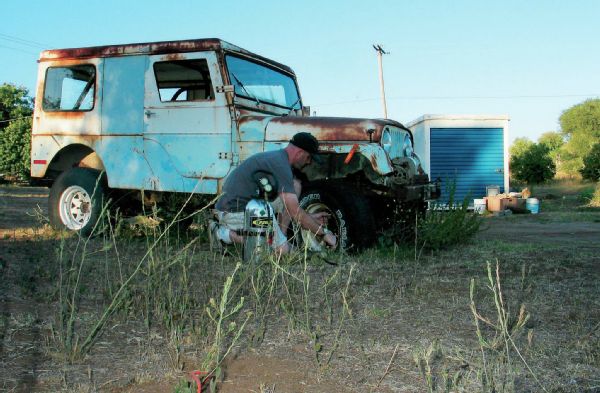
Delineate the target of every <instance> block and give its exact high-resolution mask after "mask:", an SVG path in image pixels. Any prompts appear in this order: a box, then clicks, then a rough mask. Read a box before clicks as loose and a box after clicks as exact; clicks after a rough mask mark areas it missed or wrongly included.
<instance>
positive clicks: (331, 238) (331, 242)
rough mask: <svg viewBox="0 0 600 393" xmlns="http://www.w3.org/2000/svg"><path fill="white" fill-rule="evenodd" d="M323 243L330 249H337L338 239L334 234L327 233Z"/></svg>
mask: <svg viewBox="0 0 600 393" xmlns="http://www.w3.org/2000/svg"><path fill="white" fill-rule="evenodd" d="M323 241H324V242H325V244H326V245H327V247H328V248H331V249H335V247H336V246H337V237H336V236H335V235H334V234H333V233H332V232H327V233H326V234H325V236H323Z"/></svg>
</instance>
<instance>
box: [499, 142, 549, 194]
mask: <svg viewBox="0 0 600 393" xmlns="http://www.w3.org/2000/svg"><path fill="white" fill-rule="evenodd" d="M510 168H511V174H512V176H513V178H514V179H515V180H517V181H522V182H526V183H532V184H538V183H544V182H545V181H548V180H550V179H552V178H553V177H554V175H555V173H556V165H555V164H554V162H553V161H552V158H551V157H550V155H549V150H548V147H547V146H546V145H543V144H535V143H534V144H532V145H531V146H530V147H529V148H528V149H527V150H525V151H523V152H522V153H521V154H520V155H517V156H513V157H511V159H510Z"/></svg>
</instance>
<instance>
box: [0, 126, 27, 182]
mask: <svg viewBox="0 0 600 393" xmlns="http://www.w3.org/2000/svg"><path fill="white" fill-rule="evenodd" d="M30 150H31V119H30V118H26V119H19V120H15V121H12V122H11V123H10V124H9V125H8V127H6V128H5V129H3V130H1V131H0V173H4V174H6V175H9V176H13V177H18V178H21V179H28V178H29V168H30Z"/></svg>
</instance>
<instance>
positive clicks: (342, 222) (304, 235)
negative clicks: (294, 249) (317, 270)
mask: <svg viewBox="0 0 600 393" xmlns="http://www.w3.org/2000/svg"><path fill="white" fill-rule="evenodd" d="M300 207H301V208H302V209H304V210H305V211H306V212H307V213H309V214H310V213H318V212H322V211H325V212H327V213H329V214H330V215H331V217H330V218H329V221H328V224H327V229H329V230H331V231H332V232H333V233H334V234H335V235H336V236H337V238H338V250H345V251H357V250H361V249H363V248H366V247H369V246H371V245H372V244H373V242H374V241H375V238H376V233H375V231H376V227H375V220H374V218H373V215H372V212H371V206H370V204H369V201H368V199H367V198H366V197H365V196H363V195H362V194H360V193H359V192H358V191H357V190H356V189H355V188H354V187H352V186H349V185H347V184H344V183H325V182H315V183H311V184H309V185H307V186H306V187H305V189H304V190H302V195H301V197H300ZM300 237H301V239H300V240H301V241H302V242H303V243H304V244H307V243H308V245H309V247H310V248H312V249H317V250H319V249H320V248H322V247H323V246H321V245H320V244H319V242H318V241H317V239H316V238H315V236H314V235H313V234H312V233H310V232H308V231H306V230H302V231H301V236H300Z"/></svg>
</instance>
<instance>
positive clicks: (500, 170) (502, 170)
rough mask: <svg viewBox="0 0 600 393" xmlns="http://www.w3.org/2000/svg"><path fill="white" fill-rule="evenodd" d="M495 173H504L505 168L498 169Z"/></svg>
mask: <svg viewBox="0 0 600 393" xmlns="http://www.w3.org/2000/svg"><path fill="white" fill-rule="evenodd" d="M494 172H496V173H504V169H503V168H496V170H495V171H494Z"/></svg>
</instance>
